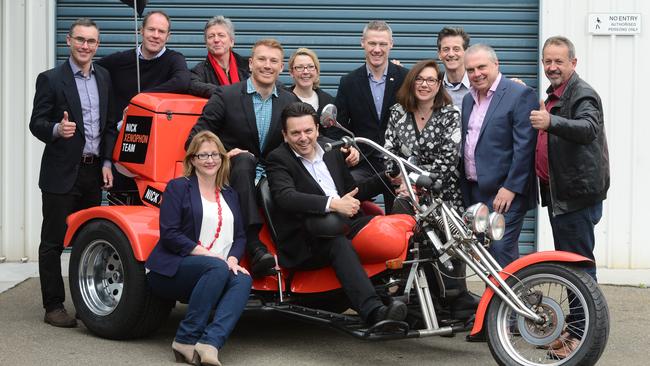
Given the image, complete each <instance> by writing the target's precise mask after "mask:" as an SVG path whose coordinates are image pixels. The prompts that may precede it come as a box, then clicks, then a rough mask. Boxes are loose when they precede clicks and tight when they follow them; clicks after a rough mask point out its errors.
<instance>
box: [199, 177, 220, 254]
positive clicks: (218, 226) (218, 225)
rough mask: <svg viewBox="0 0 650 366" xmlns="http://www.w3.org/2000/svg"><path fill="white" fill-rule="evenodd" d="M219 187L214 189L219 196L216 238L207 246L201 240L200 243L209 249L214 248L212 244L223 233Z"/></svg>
mask: <svg viewBox="0 0 650 366" xmlns="http://www.w3.org/2000/svg"><path fill="white" fill-rule="evenodd" d="M219 191H220V190H219V188H217V189H215V190H214V195H215V196H216V197H217V232H216V233H214V239H212V242H210V245H208V246H207V247H206V246H205V245H203V244H202V243H201V241H200V240H199V245H200V246H202V247H204V248H205V249H207V250H210V249H212V246H214V243H215V242H216V241H217V238H219V234H220V233H221V225H222V224H223V220H222V219H223V218H222V216H221V200H220V199H219Z"/></svg>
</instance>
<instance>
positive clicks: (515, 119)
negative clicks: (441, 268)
mask: <svg viewBox="0 0 650 366" xmlns="http://www.w3.org/2000/svg"><path fill="white" fill-rule="evenodd" d="M465 69H466V71H467V75H468V76H469V81H470V85H471V87H470V92H469V93H467V95H465V97H464V98H463V108H462V110H463V116H462V122H463V126H462V147H461V154H462V159H461V165H462V166H461V169H460V171H461V189H462V190H463V198H464V201H465V205H466V206H469V205H472V204H474V203H477V202H483V203H485V204H487V205H488V207H489V208H490V210H493V211H496V212H499V213H502V214H503V215H504V216H505V219H506V233H505V235H504V237H503V239H501V240H498V241H493V242H492V243H491V245H490V248H489V250H490V253H491V254H492V255H493V256H494V257H495V259H496V260H497V262H499V264H500V265H501V266H504V267H505V266H506V265H508V264H509V263H510V262H512V261H514V260H515V259H517V258H518V257H519V244H518V241H519V233H520V232H521V228H522V226H523V222H524V216H525V215H526V211H528V210H529V209H531V208H534V207H536V205H537V185H536V184H535V169H534V153H535V143H536V137H537V135H536V133H535V131H534V130H533V128H532V127H531V126H530V122H529V116H530V112H531V111H532V110H535V109H537V108H538V107H539V102H538V100H537V95H536V94H535V92H534V91H533V89H531V88H530V87H527V86H525V85H521V84H519V83H517V82H514V81H512V80H510V79H508V78H505V77H503V76H502V75H501V73H500V72H499V60H498V58H497V56H496V53H495V52H494V49H492V47H490V46H488V45H484V44H476V45H473V46H471V47H469V48H468V49H467V51H465Z"/></svg>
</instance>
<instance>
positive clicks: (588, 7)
mask: <svg viewBox="0 0 650 366" xmlns="http://www.w3.org/2000/svg"><path fill="white" fill-rule="evenodd" d="M589 13H640V14H641V33H640V34H637V35H633V36H620V35H618V36H615V35H604V36H603V35H597V36H595V35H592V34H590V33H588V27H587V20H588V14H589ZM649 26H650V2H648V1H643V0H636V1H635V0H618V1H616V0H611V1H606V0H592V1H589V0H571V1H563V0H541V1H540V52H541V46H542V45H543V42H544V40H546V39H547V38H548V37H550V36H554V35H564V36H566V37H568V38H569V39H571V40H572V41H573V43H574V44H575V46H576V53H577V55H576V56H577V58H578V65H577V72H578V74H579V75H580V76H581V77H582V78H583V79H585V80H586V81H587V82H589V83H590V84H591V85H592V86H593V87H594V88H595V89H596V91H597V92H598V93H599V94H600V97H601V98H602V100H603V108H604V113H605V130H606V134H607V139H608V143H609V157H610V174H611V188H610V190H609V194H608V199H607V200H606V201H605V205H604V209H603V219H602V221H601V222H600V224H598V226H596V249H595V254H596V262H597V264H598V266H599V270H598V271H599V272H598V273H599V281H600V282H601V283H627V284H640V283H644V284H650V250H648V249H647V246H648V240H647V239H646V236H647V235H646V233H645V231H646V229H647V228H646V227H645V225H648V223H647V221H646V220H648V219H650V214H649V213H648V208H650V194H648V193H647V192H644V191H643V189H644V188H645V186H646V185H647V183H648V181H649V180H650V170H649V169H648V168H649V167H650V152H649V150H648V146H649V144H648V142H647V141H648V139H649V138H650V124H648V121H647V119H643V117H642V109H641V108H642V105H643V104H642V103H646V104H647V103H648V100H649V99H650V90H649V89H648V87H647V86H648V85H649V83H650V77H649V75H650V74H649V73H648V72H646V70H645V67H644V64H645V62H647V60H650V37H649V36H648V29H649ZM540 57H541V55H540ZM539 75H540V85H541V86H542V87H541V90H542V91H543V90H546V88H547V87H548V85H549V83H548V80H547V79H546V78H545V76H544V72H543V70H542V68H541V67H540V71H539ZM588 163H589V162H585V164H588ZM538 224H539V225H538V244H539V248H540V250H547V249H552V247H553V241H552V235H551V231H550V224H549V223H548V217H547V215H546V210H545V209H544V210H540V215H539V222H538Z"/></svg>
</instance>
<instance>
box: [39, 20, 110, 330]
mask: <svg viewBox="0 0 650 366" xmlns="http://www.w3.org/2000/svg"><path fill="white" fill-rule="evenodd" d="M66 41H67V44H68V47H69V48H70V57H69V58H68V60H66V61H65V62H63V63H62V64H61V65H59V66H57V67H55V68H53V69H51V70H48V71H45V72H43V73H41V74H40V75H38V78H37V79H36V93H35V95H34V107H33V109H32V116H31V120H30V122H29V129H30V131H31V132H32V134H33V135H34V136H36V137H37V138H38V139H39V140H41V141H43V142H44V143H45V150H44V151H43V158H42V159H41V172H40V177H39V181H38V185H39V187H40V188H41V192H42V199H43V225H42V227H41V243H40V245H39V248H38V265H39V274H40V279H41V292H42V295H43V307H44V308H45V319H44V320H45V322H46V323H48V324H51V325H53V326H56V327H74V326H76V324H77V322H76V320H75V318H74V317H72V316H70V315H68V313H67V312H66V310H65V308H64V307H63V303H64V301H65V289H64V285H63V278H62V277H61V252H62V251H63V237H64V235H65V232H66V228H67V226H66V222H65V220H66V218H67V217H68V215H70V214H71V213H74V212H76V211H79V210H82V209H85V208H89V207H92V206H98V205H99V204H100V203H101V198H102V194H101V190H102V188H104V189H108V188H110V187H111V186H112V184H113V175H112V173H111V155H112V152H113V146H114V145H115V140H116V138H117V128H116V121H115V119H114V118H112V117H111V113H110V111H111V108H112V104H113V92H112V90H111V78H110V76H109V74H108V71H106V69H104V68H102V67H101V66H99V65H95V64H93V62H92V59H93V56H94V55H95V52H96V51H97V47H98V46H99V29H98V28H97V25H96V24H95V22H93V21H92V20H90V19H87V18H81V19H78V20H76V21H75V22H74V23H72V26H71V27H70V31H69V32H68V35H67V36H66Z"/></svg>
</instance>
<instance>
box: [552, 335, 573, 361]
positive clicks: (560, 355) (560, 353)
mask: <svg viewBox="0 0 650 366" xmlns="http://www.w3.org/2000/svg"><path fill="white" fill-rule="evenodd" d="M579 344H580V340H579V339H577V338H573V337H569V338H567V339H565V340H562V346H561V347H560V348H558V349H555V350H551V351H548V355H549V357H551V358H552V359H556V360H563V359H565V358H567V357H569V355H570V354H571V353H572V352H573V351H575V350H576V349H577V348H578V345H579Z"/></svg>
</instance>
